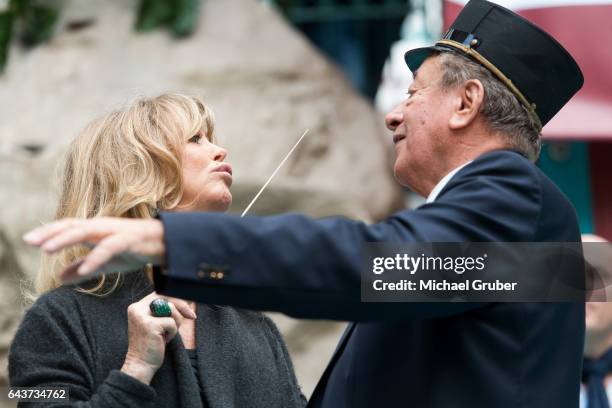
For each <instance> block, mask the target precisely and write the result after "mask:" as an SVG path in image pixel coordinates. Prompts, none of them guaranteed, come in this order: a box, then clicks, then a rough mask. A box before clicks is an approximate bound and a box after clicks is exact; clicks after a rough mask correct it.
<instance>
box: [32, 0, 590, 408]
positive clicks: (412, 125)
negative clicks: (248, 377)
mask: <svg viewBox="0 0 612 408" xmlns="http://www.w3.org/2000/svg"><path fill="white" fill-rule="evenodd" d="M406 62H407V64H408V66H409V68H410V69H411V70H412V71H413V72H414V74H415V80H414V83H413V84H412V86H411V87H410V89H409V91H408V97H407V98H406V100H405V101H404V102H403V103H402V104H401V105H399V106H398V107H397V108H396V109H394V110H393V112H391V113H389V114H388V115H387V117H386V123H387V126H388V128H389V129H390V130H391V131H392V132H393V141H394V143H395V152H396V161H395V166H394V172H395V176H396V178H397V180H398V181H399V182H400V183H401V184H403V185H406V186H408V187H410V188H411V189H413V190H414V191H416V192H417V193H419V194H421V195H423V196H426V197H427V203H426V204H425V205H423V206H421V207H419V208H418V209H416V210H412V211H410V210H405V211H401V212H399V213H397V214H395V215H393V216H391V217H389V218H388V219H386V220H384V221H383V222H380V223H378V224H374V225H365V224H363V223H359V222H355V221H351V220H347V219H342V218H327V219H322V220H313V219H309V218H307V217H304V216H300V215H282V216H276V217H249V218H246V219H239V218H237V217H233V216H228V215H219V214H204V213H190V214H189V213H183V214H179V213H162V214H161V216H160V219H161V221H157V220H150V221H133V220H117V219H99V220H90V221H83V220H80V221H79V220H65V221H60V222H57V223H52V224H49V225H47V226H45V227H42V228H40V229H39V230H36V231H34V232H32V233H30V234H29V235H27V236H26V237H25V239H26V240H27V241H29V242H30V243H32V244H34V245H41V246H42V247H43V249H44V250H47V251H51V252H52V251H57V250H60V249H61V248H63V247H65V246H67V245H72V244H75V243H78V242H84V241H89V242H92V243H97V247H96V248H95V249H94V250H93V251H92V252H91V253H90V255H89V256H88V257H87V258H86V260H85V262H84V263H83V264H82V265H81V266H80V268H79V270H78V272H75V270H74V269H72V270H70V271H67V272H66V274H65V278H66V279H69V278H73V277H74V276H75V275H76V274H80V275H85V274H88V273H91V272H92V271H94V270H95V269H97V268H98V267H99V266H100V265H101V264H102V263H104V262H106V261H108V260H109V259H110V258H112V256H113V255H114V254H117V253H118V252H121V251H131V252H136V253H140V254H143V255H147V256H148V257H150V258H151V259H156V260H158V261H159V262H160V263H163V264H165V268H164V269H163V270H162V271H161V272H158V273H156V276H155V285H156V289H157V291H158V292H161V293H165V294H168V295H171V296H176V297H185V298H189V299H195V300H198V301H201V302H209V303H217V304H229V305H234V306H239V307H246V308H254V309H264V310H276V311H281V312H284V313H287V314H290V315H293V316H298V317H308V318H332V319H346V320H352V321H356V322H358V323H353V324H351V325H349V328H348V329H347V331H346V333H345V335H344V336H343V338H342V339H341V341H340V343H339V345H338V348H337V350H336V353H335V354H334V356H333V358H332V360H331V362H330V364H329V366H328V368H327V369H326V371H325V373H324V374H323V376H322V378H321V380H320V382H319V384H318V386H317V388H316V390H315V392H314V394H313V396H312V398H311V401H310V405H311V406H313V407H315V406H316V407H334V408H335V407H351V408H354V407H399V406H414V407H444V408H448V407H487V408H489V407H498V408H499V407H576V406H577V405H578V394H579V384H580V367H581V354H582V345H583V338H584V305H582V304H578V303H549V304H542V303H487V304H480V303H408V302H407V303H362V302H360V269H361V263H360V261H361V255H362V249H363V246H364V243H366V242H394V243H415V242H466V241H471V242H578V241H580V235H579V231H578V225H577V221H576V215H575V212H574V209H573V208H572V206H571V205H570V204H569V202H568V201H567V199H566V198H565V197H564V196H563V195H562V194H561V193H560V192H559V190H558V189H557V188H556V187H555V186H554V185H553V184H552V183H551V182H550V180H549V179H548V178H546V177H545V176H544V175H543V174H542V173H541V172H540V171H539V170H538V169H537V168H536V167H535V166H534V165H533V163H532V162H533V161H534V160H535V159H536V158H537V156H538V154H539V150H540V137H539V135H540V130H541V126H543V125H545V124H546V123H547V122H548V121H549V120H550V119H551V118H552V117H553V116H554V115H555V114H556V113H557V112H558V111H559V110H560V109H561V107H562V106H563V105H564V104H565V103H566V102H567V101H568V100H569V99H570V98H571V97H572V95H573V94H574V93H575V92H577V90H578V89H579V88H580V87H581V86H582V81H583V79H582V75H581V73H580V70H579V68H578V66H577V65H576V63H575V62H574V60H573V59H572V58H571V56H570V55H569V54H568V53H567V52H566V51H565V50H564V49H563V48H562V47H561V46H560V45H559V44H558V43H557V42H556V41H555V40H554V39H552V38H551V37H550V36H549V35H548V34H546V33H544V32H543V31H541V30H540V29H538V28H537V27H535V26H534V25H532V24H531V23H529V22H528V21H526V20H524V19H523V18H521V17H519V16H517V15H516V14H514V13H513V12H511V11H509V10H506V9H504V8H502V7H499V6H498V5H495V4H492V3H489V2H487V1H483V0H472V1H470V2H469V3H468V4H467V5H466V7H465V9H464V10H463V11H462V12H461V14H460V15H459V16H458V18H457V20H456V21H455V23H454V24H453V26H452V27H451V30H449V32H448V33H447V34H446V36H445V37H444V38H443V39H442V40H440V41H438V42H437V43H436V45H435V46H433V47H427V48H422V49H417V50H412V51H409V52H408V53H407V54H406ZM364 154H367V146H364ZM254 381H257V379H254Z"/></svg>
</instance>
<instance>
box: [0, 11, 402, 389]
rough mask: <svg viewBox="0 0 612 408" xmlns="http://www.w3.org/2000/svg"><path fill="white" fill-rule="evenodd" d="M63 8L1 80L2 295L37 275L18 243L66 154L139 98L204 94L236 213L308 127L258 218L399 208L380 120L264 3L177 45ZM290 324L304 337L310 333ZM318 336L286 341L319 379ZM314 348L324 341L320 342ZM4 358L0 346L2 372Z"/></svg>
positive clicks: (126, 22) (209, 23)
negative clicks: (300, 342) (95, 121)
mask: <svg viewBox="0 0 612 408" xmlns="http://www.w3.org/2000/svg"><path fill="white" fill-rule="evenodd" d="M64 4H65V8H64V11H63V12H62V21H61V24H60V25H59V28H58V32H57V33H56V35H55V36H54V37H53V40H52V41H51V42H50V43H49V44H48V45H45V46H41V47H38V48H35V49H33V50H23V49H21V48H16V47H15V48H13V49H12V50H11V55H10V60H9V65H8V67H7V70H6V73H5V74H4V76H2V77H0V103H1V109H0V199H1V200H2V203H3V210H2V212H0V236H2V237H5V241H2V242H0V245H2V247H1V248H0V250H1V251H3V252H2V256H3V258H2V259H10V260H11V261H10V262H9V261H3V260H0V262H2V264H1V268H2V269H0V271H1V274H2V275H1V276H2V284H4V285H7V286H8V287H10V288H12V289H3V290H5V291H8V293H16V292H15V290H16V289H14V288H15V284H14V283H7V281H8V279H7V278H6V277H7V276H9V275H11V276H15V274H16V275H17V276H21V275H23V276H30V277H31V276H32V275H33V273H34V271H35V269H36V267H37V262H38V254H37V253H36V251H34V250H32V249H29V248H25V246H24V245H23V244H22V243H21V241H20V237H21V235H22V234H23V233H24V232H25V231H26V230H28V229H29V228H32V227H33V226H35V225H38V224H39V223H40V222H41V221H44V220H48V219H49V218H50V217H51V215H52V212H53V211H54V209H55V203H56V201H55V198H53V189H52V188H51V186H52V185H54V182H53V181H52V177H51V176H52V174H53V172H52V170H53V168H54V167H55V165H56V163H57V161H58V159H59V157H60V154H61V153H62V151H63V150H64V148H65V146H66V144H67V143H68V142H69V141H70V140H71V139H72V138H73V137H74V136H75V135H76V133H77V131H78V130H79V129H80V128H81V127H82V126H83V125H84V124H85V123H86V122H88V121H89V120H91V119H92V118H93V117H95V116H97V115H99V114H100V113H102V112H105V111H108V110H109V109H112V108H114V107H117V106H118V105H121V104H123V103H126V102H127V101H129V100H130V99H132V98H133V97H135V96H138V95H143V94H144V95H155V94H158V93H161V92H163V91H168V90H172V91H185V92H189V93H192V94H193V93H195V94H198V95H202V96H203V97H204V98H205V100H206V101H207V103H208V104H209V105H210V106H211V107H212V108H213V110H214V111H215V113H216V118H217V127H216V129H217V131H218V136H219V139H220V142H221V144H222V145H224V146H225V147H227V148H228V150H229V152H230V155H229V161H230V162H231V163H232V164H233V165H234V174H235V183H234V187H233V191H234V198H235V201H234V206H233V208H232V210H233V211H240V210H241V209H243V208H244V207H245V205H246V203H247V202H248V201H250V199H251V198H252V197H253V196H254V195H255V193H256V191H257V190H258V189H259V187H260V186H261V185H262V184H263V183H264V181H265V180H266V179H267V177H268V176H269V175H270V174H271V173H272V171H273V169H274V168H275V167H276V165H277V164H278V163H279V162H280V160H281V159H282V158H283V157H284V155H285V154H286V153H287V152H288V151H289V149H290V147H291V146H292V145H293V143H294V142H295V141H296V140H297V139H298V137H299V136H300V135H301V134H302V132H303V131H304V130H305V129H307V128H308V129H310V134H309V135H308V136H307V137H306V138H305V139H304V141H303V143H302V144H301V145H300V147H299V148H298V149H297V150H296V152H295V154H294V155H293V156H292V157H291V158H290V160H289V161H288V162H287V163H286V164H285V166H284V168H283V169H282V170H281V171H280V172H279V174H278V175H277V177H276V179H275V180H274V181H273V182H272V184H271V185H270V186H269V188H268V190H267V192H265V193H264V194H263V195H262V197H261V199H260V200H259V202H258V203H257V204H256V205H255V206H254V207H253V209H252V213H259V214H269V213H277V212H281V211H300V212H304V213H308V214H311V215H314V216H325V215H331V214H341V215H345V216H349V217H353V218H358V219H362V220H365V221H372V220H376V219H380V218H382V217H384V216H385V215H386V214H388V213H390V212H392V211H393V210H395V209H397V208H398V206H399V205H401V190H400V189H399V187H398V186H397V184H396V183H395V181H394V180H393V179H392V176H391V162H390V155H391V149H390V146H389V145H390V143H389V142H388V139H389V135H388V134H385V131H384V128H383V124H382V118H381V117H379V115H377V114H376V113H375V112H374V110H373V109H372V107H371V106H370V104H369V103H368V102H366V101H365V100H364V99H362V98H361V97H359V96H358V95H357V94H356V93H355V91H354V90H353V89H352V88H351V86H350V85H349V84H348V83H347V81H346V80H345V78H344V77H343V76H342V75H341V73H340V72H339V71H338V70H337V69H336V68H335V67H334V66H332V65H331V64H330V63H329V62H328V61H327V60H325V59H324V58H323V57H322V56H321V55H320V54H319V53H318V52H317V51H316V50H314V49H313V48H312V46H311V45H310V44H309V43H308V42H307V41H306V40H305V39H304V38H303V37H302V36H301V35H300V34H298V33H296V32H295V31H293V30H292V29H291V28H290V27H289V26H288V25H287V23H286V22H285V21H284V20H283V19H282V18H280V17H279V16H278V15H276V14H275V13H274V12H273V11H272V10H270V9H269V8H267V7H266V6H264V5H262V4H260V3H257V2H255V1H250V0H242V1H241V0H226V1H203V2H202V4H203V8H202V10H201V19H200V23H199V28H198V30H197V31H196V33H195V34H194V35H193V36H192V37H190V38H188V39H184V40H180V41H177V40H173V39H172V38H171V37H170V35H169V34H168V33H167V32H165V31H162V30H158V31H155V32H153V33H150V34H146V35H142V34H136V33H135V32H134V30H133V20H134V18H135V10H136V5H135V2H134V1H125V0H113V1H103V2H91V1H88V0H78V1H77V0H73V1H68V0H66V1H64ZM75 22H78V24H71V23H75ZM69 27H73V28H69ZM74 27H77V28H74ZM11 265H14V266H11ZM19 265H20V266H19ZM13 269H14V270H13ZM12 282H15V279H12ZM2 299H3V300H4V299H12V298H7V297H2ZM10 303H11V304H12V305H14V306H13V309H11V308H9V309H5V308H2V309H1V310H2V314H1V315H0V327H2V328H3V335H4V336H6V335H7V333H10V332H11V331H12V330H14V321H15V320H14V316H16V315H17V314H16V313H17V312H16V310H17V305H18V302H13V301H12V300H11V301H10ZM281 324H282V326H283V327H289V328H290V331H291V333H299V332H300V325H301V324H306V323H301V322H295V321H286V320H282V321H281ZM5 327H6V328H7V330H4V328H5ZM321 327H325V329H324V330H323V333H320V332H318V331H317V330H316V329H313V327H312V324H311V323H307V324H306V327H305V330H306V332H308V333H311V334H312V337H313V338H309V341H308V344H309V345H310V346H309V347H302V346H298V347H292V344H290V347H292V350H297V351H296V353H299V355H297V354H296V362H297V361H317V362H318V363H317V365H316V369H312V368H309V370H310V372H311V377H312V376H316V375H318V374H320V372H321V371H322V369H323V367H324V364H325V362H326V361H327V359H328V357H329V354H330V353H331V350H332V349H333V343H334V342H333V341H331V342H330V341H329V340H328V339H329V336H333V337H334V339H335V338H336V337H337V334H338V332H339V330H341V327H340V326H338V325H337V324H334V325H325V326H321ZM288 330H289V329H288ZM330 333H331V334H330ZM290 337H292V338H296V336H295V335H294V334H291V336H290ZM317 338H324V339H325V341H324V343H326V344H327V345H326V346H325V347H324V346H322V345H321V346H319V344H318V343H317V340H316V339H317ZM329 343H331V344H329ZM4 351H5V343H0V364H2V367H0V372H2V373H3V369H4V367H3V366H4V363H3V360H2V358H3V357H2V355H1V354H2V353H3V352H4ZM304 356H307V358H304ZM297 369H298V375H299V376H300V379H301V380H302V382H304V383H305V384H308V385H307V386H306V387H305V391H306V393H310V391H311V390H312V386H313V385H314V379H313V378H305V377H304V376H302V375H301V372H302V371H301V367H300V365H299V364H297ZM3 376H4V374H0V385H1V384H2V381H5V380H3V378H4V377H3Z"/></svg>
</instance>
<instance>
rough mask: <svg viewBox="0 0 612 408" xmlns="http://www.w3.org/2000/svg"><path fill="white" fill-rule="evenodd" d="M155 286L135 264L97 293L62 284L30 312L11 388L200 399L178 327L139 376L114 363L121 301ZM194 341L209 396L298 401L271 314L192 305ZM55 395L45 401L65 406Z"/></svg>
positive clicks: (265, 404) (124, 340) (14, 352)
mask: <svg viewBox="0 0 612 408" xmlns="http://www.w3.org/2000/svg"><path fill="white" fill-rule="evenodd" d="M151 291H152V287H151V286H150V284H148V282H147V281H146V277H144V275H143V274H142V273H134V274H129V275H126V281H125V282H124V283H123V285H122V286H121V288H120V289H119V290H117V291H116V292H114V293H113V294H111V295H110V296H108V297H104V298H99V297H95V296H92V295H87V294H83V293H78V292H76V291H75V290H73V289H72V288H70V287H61V288H58V289H56V290H53V291H51V292H49V293H47V294H45V295H43V296H42V297H41V298H40V299H38V301H37V302H36V304H34V306H33V307H32V308H31V309H30V310H29V311H28V312H27V314H26V315H25V317H24V319H23V322H22V324H21V326H20V328H19V330H18V331H17V334H16V336H15V339H14V340H13V343H12V345H11V349H10V353H9V379H10V383H11V386H18V387H35V386H36V387H44V386H47V387H51V386H56V387H59V386H62V387H68V388H69V393H70V399H71V403H72V404H74V406H80V407H134V408H136V407H138V408H142V407H201V406H202V401H201V398H200V392H199V388H198V384H197V380H196V378H195V376H194V374H193V371H192V367H191V363H190V360H189V357H188V355H187V352H186V351H185V348H184V346H183V343H182V341H181V339H180V336H176V337H175V338H174V339H173V340H172V341H171V342H170V343H169V344H168V345H167V348H166V355H165V358H164V363H163V365H162V366H161V367H160V369H159V370H158V371H157V373H156V374H155V376H154V377H153V379H152V381H151V385H150V386H148V385H145V384H144V383H141V382H140V381H138V380H136V379H134V378H132V377H130V376H128V375H127V374H124V373H122V372H121V371H119V370H120V369H121V366H122V365H123V361H124V359H125V354H126V351H127V346H128V336H127V307H128V306H129V305H130V304H131V303H134V302H136V301H138V300H140V299H142V298H143V297H144V296H146V295H147V294H149V293H150V292H151ZM197 315H198V318H197V321H196V350H197V351H198V370H199V376H200V379H201V380H202V383H203V388H204V393H205V397H206V405H205V406H207V407H210V408H215V407H218V408H231V407H246V406H248V407H262V408H269V407H277V408H285V407H303V406H304V405H306V400H305V399H304V398H303V396H302V395H301V393H300V390H299V387H298V385H297V381H296V378H295V375H294V373H293V366H292V364H291V360H290V358H289V355H288V353H287V350H286V348H285V345H284V343H283V340H282V338H281V336H280V334H279V332H278V330H277V329H276V326H275V325H274V323H272V321H271V320H270V319H269V318H268V317H266V316H264V315H262V314H260V313H257V312H250V311H244V310H237V309H234V308H231V307H217V306H205V305H198V307H197ZM65 405H66V404H61V403H57V405H55V404H48V405H45V406H65Z"/></svg>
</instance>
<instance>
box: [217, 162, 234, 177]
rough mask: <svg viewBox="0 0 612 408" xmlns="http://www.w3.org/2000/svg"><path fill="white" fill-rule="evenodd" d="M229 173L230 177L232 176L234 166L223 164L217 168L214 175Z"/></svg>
mask: <svg viewBox="0 0 612 408" xmlns="http://www.w3.org/2000/svg"><path fill="white" fill-rule="evenodd" d="M217 172H219V173H228V174H229V175H230V176H231V175H232V166H230V165H229V164H227V163H223V164H222V165H220V166H218V167H215V169H214V170H213V173H217Z"/></svg>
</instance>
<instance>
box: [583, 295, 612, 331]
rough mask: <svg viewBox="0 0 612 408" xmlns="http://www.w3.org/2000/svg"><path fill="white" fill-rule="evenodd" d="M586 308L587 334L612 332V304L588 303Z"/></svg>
mask: <svg viewBox="0 0 612 408" xmlns="http://www.w3.org/2000/svg"><path fill="white" fill-rule="evenodd" d="M585 306H586V330H587V334H595V333H602V332H610V331H612V303H608V302H587V303H586V305H585Z"/></svg>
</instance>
